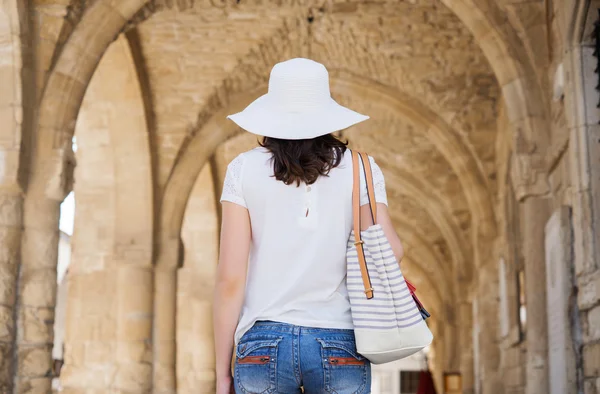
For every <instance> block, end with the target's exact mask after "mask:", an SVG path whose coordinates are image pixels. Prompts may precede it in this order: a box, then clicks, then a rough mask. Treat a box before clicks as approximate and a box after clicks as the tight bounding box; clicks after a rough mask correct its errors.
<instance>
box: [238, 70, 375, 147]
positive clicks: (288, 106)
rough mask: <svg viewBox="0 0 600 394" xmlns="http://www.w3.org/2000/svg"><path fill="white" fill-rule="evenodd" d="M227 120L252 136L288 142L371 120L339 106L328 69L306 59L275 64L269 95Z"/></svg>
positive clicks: (270, 80)
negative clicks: (332, 91)
mask: <svg viewBox="0 0 600 394" xmlns="http://www.w3.org/2000/svg"><path fill="white" fill-rule="evenodd" d="M227 118H228V119H231V120H233V121H234V122H235V123H237V125H238V126H240V127H241V128H243V129H244V130H246V131H249V132H250V133H253V134H257V135H261V136H265V137H273V138H280V139H286V140H302V139H310V138H316V137H319V136H322V135H325V134H329V133H333V132H335V131H338V130H343V129H345V128H347V127H350V126H352V125H354V124H357V123H360V122H362V121H365V120H367V119H369V117H368V116H366V115H361V114H359V113H358V112H354V111H352V110H351V109H348V108H346V107H343V106H341V105H339V104H338V103H336V102H335V100H334V99H332V98H331V93H330V91H329V73H328V72H327V69H326V68H325V66H323V65H322V64H320V63H317V62H315V61H313V60H309V59H303V58H297V59H291V60H287V61H285V62H282V63H278V64H276V65H275V66H274V67H273V69H272V70H271V76H270V78H269V91H268V93H267V94H265V95H263V96H261V97H259V98H258V99H256V100H255V101H253V102H252V103H251V104H250V105H249V106H248V107H246V108H245V109H244V110H243V111H242V112H239V113H237V114H233V115H229V116H228V117H227Z"/></svg>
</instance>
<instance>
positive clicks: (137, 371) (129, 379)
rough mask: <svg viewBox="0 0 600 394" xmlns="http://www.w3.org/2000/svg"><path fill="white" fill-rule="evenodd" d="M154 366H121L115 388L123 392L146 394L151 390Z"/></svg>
mask: <svg viewBox="0 0 600 394" xmlns="http://www.w3.org/2000/svg"><path fill="white" fill-rule="evenodd" d="M151 386H152V364H141V363H139V364H138V363H136V364H133V363H131V364H119V365H118V369H117V374H116V375H115V377H114V387H115V388H116V389H117V390H120V391H121V392H127V393H135V394H138V393H139V394H144V393H148V392H149V391H150V390H151Z"/></svg>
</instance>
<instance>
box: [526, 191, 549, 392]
mask: <svg viewBox="0 0 600 394" xmlns="http://www.w3.org/2000/svg"><path fill="white" fill-rule="evenodd" d="M521 204H522V207H521V208H522V218H523V221H522V224H523V255H524V258H525V297H526V303H527V323H526V324H527V337H526V348H527V382H526V394H547V393H548V319H547V313H546V261H545V252H544V250H545V226H546V222H547V221H548V217H549V201H548V200H547V199H545V198H542V197H529V198H526V199H525V200H524V201H523V202H522V203H521Z"/></svg>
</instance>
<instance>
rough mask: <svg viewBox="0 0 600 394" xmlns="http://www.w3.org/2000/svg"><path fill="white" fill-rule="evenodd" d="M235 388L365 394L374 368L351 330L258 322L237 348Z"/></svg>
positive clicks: (246, 391) (284, 392)
mask: <svg viewBox="0 0 600 394" xmlns="http://www.w3.org/2000/svg"><path fill="white" fill-rule="evenodd" d="M234 385H235V392H236V393H238V394H240V393H244V394H250V393H253V394H254V393H278V394H295V393H301V392H302V391H301V387H303V388H304V393H305V394H321V393H335V394H366V393H370V392H371V364H370V363H369V360H367V359H365V358H364V357H363V356H361V355H360V354H358V353H357V352H356V342H355V339H354V332H353V331H352V330H341V329H329V328H313V327H302V326H295V325H292V324H286V323H279V322H272V321H259V322H257V323H255V324H254V326H253V327H252V328H251V329H250V330H248V331H247V332H246V333H245V334H244V335H243V336H242V338H241V339H240V342H239V343H238V345H237V348H236V358H235V367H234Z"/></svg>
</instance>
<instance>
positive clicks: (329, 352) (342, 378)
mask: <svg viewBox="0 0 600 394" xmlns="http://www.w3.org/2000/svg"><path fill="white" fill-rule="evenodd" d="M317 341H319V343H320V344H321V355H322V358H323V369H324V375H325V390H327V392H329V393H336V394H363V393H368V392H370V387H369V386H370V370H371V364H370V363H369V360H367V359H366V358H364V357H363V356H361V355H360V354H358V352H357V351H356V343H355V342H354V339H353V338H339V337H337V338H318V339H317Z"/></svg>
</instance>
